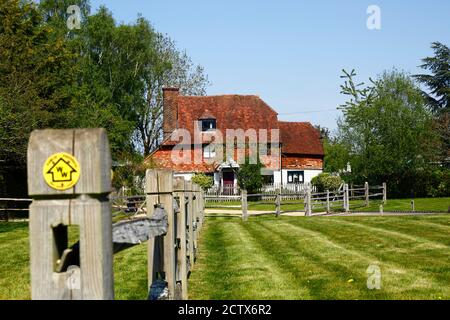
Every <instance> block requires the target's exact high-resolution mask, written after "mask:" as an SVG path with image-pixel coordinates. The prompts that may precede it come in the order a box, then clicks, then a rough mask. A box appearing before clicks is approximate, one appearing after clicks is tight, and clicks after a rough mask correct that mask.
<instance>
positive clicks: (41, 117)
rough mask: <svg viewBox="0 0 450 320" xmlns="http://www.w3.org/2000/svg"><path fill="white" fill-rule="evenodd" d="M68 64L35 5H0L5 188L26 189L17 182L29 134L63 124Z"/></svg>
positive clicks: (0, 142)
mask: <svg viewBox="0 0 450 320" xmlns="http://www.w3.org/2000/svg"><path fill="white" fill-rule="evenodd" d="M73 58H74V55H73V54H72V52H71V50H70V49H69V47H68V46H67V43H66V42H65V39H64V38H62V37H59V36H58V34H57V32H56V31H55V30H54V29H52V28H51V27H49V26H48V25H46V24H45V23H43V19H42V16H41V13H40V11H39V10H38V8H37V6H36V4H34V3H32V2H30V1H20V0H6V1H2V2H1V4H0V171H3V175H8V177H7V178H6V179H7V180H8V181H9V182H11V186H12V185H15V184H17V183H16V182H18V181H20V182H21V183H23V185H24V186H26V183H25V182H24V181H21V178H23V177H24V173H23V172H24V168H25V162H26V154H27V152H26V150H27V143H28V137H29V135H30V132H31V131H32V130H33V129H38V128H44V127H51V128H61V127H64V126H65V124H66V123H67V119H66V118H65V117H64V111H65V109H66V108H67V107H68V106H70V104H71V96H70V87H71V85H72V83H73V82H74V77H73V75H74V73H75V72H74V65H73V64H72V61H73ZM0 174H2V173H0ZM12 177H13V178H12ZM13 193H14V192H13Z"/></svg>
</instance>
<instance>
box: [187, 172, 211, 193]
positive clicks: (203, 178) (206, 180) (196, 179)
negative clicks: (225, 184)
mask: <svg viewBox="0 0 450 320" xmlns="http://www.w3.org/2000/svg"><path fill="white" fill-rule="evenodd" d="M192 182H193V183H195V184H198V185H199V186H200V187H201V188H202V189H203V190H205V191H206V190H208V189H209V188H211V187H212V186H213V184H214V179H213V177H211V176H207V175H206V174H204V173H196V174H194V176H193V177H192Z"/></svg>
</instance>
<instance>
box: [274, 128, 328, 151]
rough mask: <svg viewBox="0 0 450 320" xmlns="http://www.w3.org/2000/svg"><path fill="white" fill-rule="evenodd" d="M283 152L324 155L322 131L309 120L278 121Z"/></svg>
mask: <svg viewBox="0 0 450 320" xmlns="http://www.w3.org/2000/svg"><path fill="white" fill-rule="evenodd" d="M278 124H279V126H280V140H281V143H282V147H281V148H282V153H283V154H287V153H288V154H304V155H319V156H323V155H324V151H323V145H322V141H321V139H320V132H319V130H317V129H316V128H314V127H313V126H312V125H311V123H309V122H285V121H278Z"/></svg>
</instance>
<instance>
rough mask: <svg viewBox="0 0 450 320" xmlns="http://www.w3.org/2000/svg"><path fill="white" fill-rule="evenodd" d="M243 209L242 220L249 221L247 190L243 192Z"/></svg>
mask: <svg viewBox="0 0 450 320" xmlns="http://www.w3.org/2000/svg"><path fill="white" fill-rule="evenodd" d="M241 207H242V220H243V221H247V220H248V212H247V209H248V207H247V190H241Z"/></svg>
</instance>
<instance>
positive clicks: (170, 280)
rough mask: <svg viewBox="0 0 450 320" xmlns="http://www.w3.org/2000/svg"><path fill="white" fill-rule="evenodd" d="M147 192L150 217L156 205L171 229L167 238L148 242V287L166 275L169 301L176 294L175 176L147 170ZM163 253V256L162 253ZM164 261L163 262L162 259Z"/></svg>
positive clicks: (169, 172)
mask: <svg viewBox="0 0 450 320" xmlns="http://www.w3.org/2000/svg"><path fill="white" fill-rule="evenodd" d="M145 192H146V194H147V200H148V201H149V202H147V206H148V207H147V210H148V211H147V214H148V215H149V216H150V217H151V216H152V215H153V211H154V208H155V202H156V204H160V205H161V206H162V207H163V208H164V210H165V211H166V213H167V222H168V225H169V227H168V229H167V234H166V235H165V236H164V237H155V238H154V239H153V240H152V239H150V241H149V242H148V277H149V285H150V286H151V284H152V283H153V282H154V281H155V280H157V279H158V278H160V277H161V276H162V275H163V274H164V276H165V277H164V278H165V279H164V280H165V281H166V282H167V289H168V291H169V299H173V298H174V294H175V284H176V275H175V263H176V262H175V225H174V222H175V221H174V220H175V219H174V218H175V217H174V216H175V213H174V208H173V173H172V171H169V170H162V169H153V170H147V173H146V185H145ZM161 242H162V243H161ZM161 251H162V253H161ZM161 258H162V259H163V261H162V262H161V261H160V259H161Z"/></svg>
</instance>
